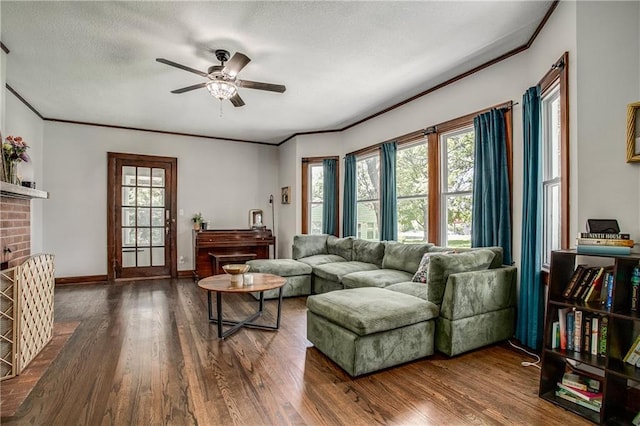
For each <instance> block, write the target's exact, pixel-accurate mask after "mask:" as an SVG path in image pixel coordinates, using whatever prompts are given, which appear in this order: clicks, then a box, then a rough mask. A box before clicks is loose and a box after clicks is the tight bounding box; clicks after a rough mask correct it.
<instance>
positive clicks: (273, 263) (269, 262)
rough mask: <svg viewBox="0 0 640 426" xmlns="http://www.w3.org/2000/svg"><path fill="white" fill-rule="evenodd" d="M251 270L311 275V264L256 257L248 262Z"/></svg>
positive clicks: (276, 273) (282, 275)
mask: <svg viewBox="0 0 640 426" xmlns="http://www.w3.org/2000/svg"><path fill="white" fill-rule="evenodd" d="M247 265H249V266H251V269H250V271H251V272H262V273H263V274H273V275H280V276H281V277H293V276H296V275H310V274H311V272H312V269H311V266H309V265H307V264H306V263H303V262H298V261H297V260H293V259H256V260H250V261H248V262H247Z"/></svg>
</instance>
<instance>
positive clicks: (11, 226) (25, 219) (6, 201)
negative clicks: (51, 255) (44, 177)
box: [0, 182, 49, 270]
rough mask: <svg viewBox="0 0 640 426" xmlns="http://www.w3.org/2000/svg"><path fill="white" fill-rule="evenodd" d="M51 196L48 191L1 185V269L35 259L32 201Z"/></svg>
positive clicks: (0, 183)
mask: <svg viewBox="0 0 640 426" xmlns="http://www.w3.org/2000/svg"><path fill="white" fill-rule="evenodd" d="M48 197H49V194H48V193H47V192H44V191H38V190H35V189H31V188H25V187H22V186H18V185H11V184H8V183H6V182H0V263H1V267H0V270H3V269H7V268H12V267H14V266H17V265H20V264H21V263H23V262H24V261H25V260H27V258H28V257H29V256H31V200H32V199H37V198H48Z"/></svg>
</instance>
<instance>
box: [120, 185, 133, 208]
mask: <svg viewBox="0 0 640 426" xmlns="http://www.w3.org/2000/svg"><path fill="white" fill-rule="evenodd" d="M122 205H123V206H135V205H136V188H135V187H133V188H130V187H127V186H123V187H122Z"/></svg>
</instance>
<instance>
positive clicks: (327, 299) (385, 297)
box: [307, 287, 438, 336]
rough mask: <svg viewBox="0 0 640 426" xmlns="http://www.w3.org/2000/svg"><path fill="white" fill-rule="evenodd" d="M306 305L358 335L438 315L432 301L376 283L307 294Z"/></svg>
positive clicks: (391, 328)
mask: <svg viewBox="0 0 640 426" xmlns="http://www.w3.org/2000/svg"><path fill="white" fill-rule="evenodd" d="M307 308H308V309H309V310H310V311H311V312H313V313H314V314H316V315H319V316H321V317H324V318H326V319H327V320H329V321H331V322H333V323H334V324H338V325H340V326H342V327H344V328H346V329H348V330H351V331H352V332H354V333H356V334H358V335H360V336H366V335H369V334H372V333H378V332H381V331H386V330H393V329H396V328H399V327H404V326H407V325H410V324H416V323H419V322H422V321H427V320H430V319H432V318H435V317H437V316H438V307H437V306H435V305H434V304H433V303H430V302H427V301H426V300H423V299H420V298H417V297H413V296H409V295H407V294H402V293H398V292H395V291H389V290H385V289H382V288H377V287H363V288H353V289H347V290H340V291H332V292H329V293H324V294H317V295H314V296H309V297H308V298H307Z"/></svg>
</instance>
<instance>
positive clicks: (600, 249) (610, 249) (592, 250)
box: [576, 244, 631, 255]
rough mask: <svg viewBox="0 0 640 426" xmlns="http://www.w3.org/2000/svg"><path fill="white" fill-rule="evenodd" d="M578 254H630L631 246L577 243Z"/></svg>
mask: <svg viewBox="0 0 640 426" xmlns="http://www.w3.org/2000/svg"><path fill="white" fill-rule="evenodd" d="M576 252H577V253H578V254H602V255H628V254H631V247H623V246H589V245H584V244H578V245H576Z"/></svg>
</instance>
